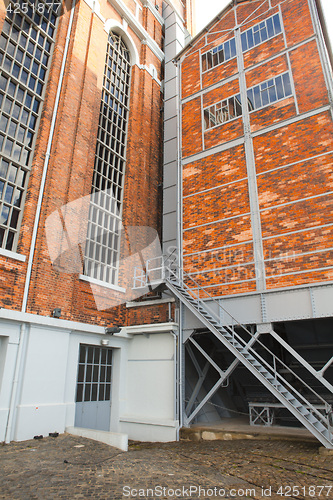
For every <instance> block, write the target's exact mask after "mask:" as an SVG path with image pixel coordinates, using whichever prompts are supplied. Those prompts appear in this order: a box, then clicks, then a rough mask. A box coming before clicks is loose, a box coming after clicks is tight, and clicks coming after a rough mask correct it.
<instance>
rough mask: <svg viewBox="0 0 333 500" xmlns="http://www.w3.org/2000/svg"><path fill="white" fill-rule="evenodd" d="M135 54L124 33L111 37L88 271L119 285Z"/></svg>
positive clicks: (86, 256)
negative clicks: (131, 62)
mask: <svg viewBox="0 0 333 500" xmlns="http://www.w3.org/2000/svg"><path fill="white" fill-rule="evenodd" d="M130 78H131V64H130V53H129V51H128V49H127V48H126V45H125V44H124V42H123V41H122V39H121V37H120V36H119V35H117V34H115V33H112V32H111V33H110V34H109V37H108V44H107V51H106V60H105V69H104V80H103V90H102V99H101V106H100V116H99V125H98V134H97V144H96V155H95V165H94V173H93V179H92V188H91V193H92V196H91V202H90V210H89V222H88V232H87V241H86V248H85V260H84V273H85V274H86V275H87V276H90V277H91V278H94V279H97V280H99V281H103V282H106V283H109V284H112V285H116V284H117V279H118V259H119V248H120V229H121V217H122V200H123V186H124V174H125V163H126V133H127V121H128V112H129V93H130Z"/></svg>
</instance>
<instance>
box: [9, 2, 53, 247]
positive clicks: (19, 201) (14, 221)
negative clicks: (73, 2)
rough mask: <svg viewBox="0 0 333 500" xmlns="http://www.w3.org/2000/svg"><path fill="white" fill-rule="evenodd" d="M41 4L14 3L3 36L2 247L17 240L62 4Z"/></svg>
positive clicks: (10, 8)
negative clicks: (58, 14)
mask: <svg viewBox="0 0 333 500" xmlns="http://www.w3.org/2000/svg"><path fill="white" fill-rule="evenodd" d="M38 5H39V6H40V7H39V10H38V11H37V9H36V7H35V4H34V3H29V2H26V3H21V4H18V3H10V4H9V6H8V7H7V16H6V19H5V21H4V25H3V30H2V33H1V36H0V248H1V247H2V248H5V249H7V250H15V248H16V245H17V238H18V231H19V226H20V221H21V218H22V209H23V203H24V196H25V191H26V188H27V182H28V173H29V170H30V168H31V161H32V155H33V149H34V142H35V136H36V133H37V126H38V120H39V117H40V114H41V107H42V106H41V105H42V100H43V93H44V87H45V84H46V79H47V70H48V68H49V66H50V60H51V49H52V45H53V42H54V38H55V30H56V23H57V13H58V12H59V10H60V9H59V7H61V4H60V3H59V2H52V1H48V2H47V4H46V3H45V4H44V3H43V2H39V4H38ZM43 6H45V7H43Z"/></svg>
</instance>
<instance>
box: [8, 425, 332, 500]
mask: <svg viewBox="0 0 333 500" xmlns="http://www.w3.org/2000/svg"><path fill="white" fill-rule="evenodd" d="M318 450H319V443H315V442H297V441H282V440H281V441H279V440H278V441H257V440H239V441H201V442H184V441H182V442H180V443H167V444H161V443H132V444H131V445H130V449H129V451H128V452H127V453H124V452H121V451H119V450H117V449H116V448H111V447H109V446H107V445H104V444H101V443H97V442H95V441H91V440H89V439H85V438H80V437H76V436H75V437H74V436H70V435H61V436H59V437H58V438H51V437H48V438H44V439H42V440H38V441H37V440H31V441H25V442H23V443H11V444H10V445H3V446H0V498H1V499H11V500H14V499H43V500H46V499H47V500H48V499H58V498H65V499H72V498H84V499H86V498H87V499H88V498H96V499H100V498H102V499H117V500H125V499H126V498H149V499H164V500H165V499H178V498H180V499H186V498H191V499H199V498H200V499H202V498H229V499H230V498H236V499H244V498H248V499H263V498H270V499H273V500H277V499H279V500H280V499H281V498H292V499H295V498H306V499H308V498H309V499H310V498H315V499H316V500H317V499H324V498H331V499H333V456H323V455H320V454H319V453H318ZM279 488H280V489H279Z"/></svg>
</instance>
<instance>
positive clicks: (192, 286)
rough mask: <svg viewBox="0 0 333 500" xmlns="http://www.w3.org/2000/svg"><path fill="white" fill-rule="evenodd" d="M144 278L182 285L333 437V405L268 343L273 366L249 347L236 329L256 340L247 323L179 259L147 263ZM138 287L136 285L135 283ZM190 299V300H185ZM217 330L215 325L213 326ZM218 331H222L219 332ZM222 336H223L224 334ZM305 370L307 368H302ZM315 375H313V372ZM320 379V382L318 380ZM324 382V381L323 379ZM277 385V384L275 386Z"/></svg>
mask: <svg viewBox="0 0 333 500" xmlns="http://www.w3.org/2000/svg"><path fill="white" fill-rule="evenodd" d="M143 275H145V280H146V284H148V283H151V282H154V283H156V281H158V280H159V281H161V282H162V281H165V280H168V281H169V282H170V283H171V285H172V282H174V283H177V284H179V285H180V286H181V287H182V288H183V290H184V291H185V292H186V294H188V295H189V297H190V298H192V299H194V300H195V301H196V302H197V310H198V311H199V312H200V307H201V308H202V309H204V310H205V311H206V312H207V313H208V314H209V315H211V317H212V318H213V320H215V321H216V322H218V328H222V329H223V330H224V331H225V332H227V333H229V334H231V335H232V339H233V340H234V341H237V342H238V343H239V344H240V345H241V347H242V348H243V349H246V351H247V352H248V353H250V354H251V355H252V356H253V357H254V358H255V359H256V360H257V361H258V362H260V364H261V365H263V366H264V367H265V368H266V369H267V371H268V372H269V373H270V374H271V375H273V377H274V379H275V381H276V383H275V385H278V384H279V383H281V384H282V385H284V387H286V388H287V389H288V390H289V391H290V392H291V393H292V394H293V396H294V397H295V398H297V400H299V402H300V403H302V404H303V405H304V406H305V407H307V408H308V409H309V408H310V409H311V412H312V413H313V414H315V415H316V417H317V418H318V420H320V421H321V422H322V423H323V425H325V426H326V427H327V429H328V430H329V432H330V434H331V435H332V424H333V421H332V406H331V404H330V403H328V402H327V401H326V400H325V399H324V398H323V397H322V396H321V395H320V394H318V393H317V392H316V391H315V390H314V389H313V388H312V387H311V386H309V385H308V384H307V383H306V382H305V381H304V380H303V379H302V378H301V377H300V376H299V375H298V374H297V373H295V372H294V371H293V370H292V369H291V368H290V367H289V366H288V365H286V364H285V363H284V362H283V361H282V360H281V359H280V358H279V357H278V356H276V354H274V353H273V352H272V351H271V350H270V349H269V348H268V347H267V346H266V345H265V344H263V343H262V342H261V341H260V340H259V339H258V338H256V340H255V345H256V347H258V346H260V347H261V348H262V349H263V350H264V352H265V354H266V356H267V355H268V357H269V359H270V361H271V363H269V362H268V361H267V360H266V359H264V358H263V357H262V356H261V355H260V354H259V353H258V352H257V351H256V350H255V349H254V348H253V347H251V346H250V345H249V341H246V340H244V339H243V337H242V336H241V335H239V334H238V333H237V331H236V330H235V328H237V329H238V330H240V331H241V332H242V333H243V334H244V333H245V334H246V335H248V336H249V338H250V340H251V339H252V338H253V336H254V334H253V333H252V332H251V331H250V330H249V329H248V328H247V327H246V326H245V325H243V324H241V323H240V322H239V321H237V319H236V318H234V317H233V316H232V315H231V314H230V313H229V312H228V311H227V310H226V309H225V308H224V307H223V306H222V305H221V304H220V302H219V301H218V300H217V299H216V298H215V297H214V296H212V295H211V294H210V293H209V292H207V290H205V288H203V287H202V286H201V285H200V284H199V283H198V282H197V281H195V280H194V279H193V278H192V276H190V275H189V274H188V273H186V272H185V271H184V270H183V269H181V268H180V267H179V266H178V265H177V263H176V258H174V259H170V256H160V257H157V258H155V259H151V260H149V261H147V263H146V269H145V270H143V272H142V275H141V276H140V280H141V282H142V281H143V280H144V278H143ZM134 286H135V283H134ZM185 298H186V297H185ZM207 301H209V303H210V304H214V305H215V307H216V309H217V311H223V314H224V315H227V317H228V318H230V324H228V325H226V324H223V325H222V323H221V315H220V314H216V312H215V311H214V309H212V307H210V305H209V304H207ZM212 326H213V327H214V325H212ZM217 331H218V330H217ZM220 335H222V334H221V333H220ZM302 368H307V367H306V366H305V367H304V366H303V365H302ZM281 370H283V372H284V373H286V372H288V373H289V374H290V375H291V376H292V377H293V381H294V382H296V381H298V385H299V390H297V389H296V388H295V387H294V386H293V385H292V384H291V383H289V382H288V381H287V380H286V379H285V378H284V377H283V376H282V375H281V374H280V373H279V371H281ZM311 375H313V373H311ZM317 380H319V379H317ZM319 381H320V380H319ZM273 385H274V384H273ZM305 389H306V390H307V391H308V393H310V394H311V395H312V397H314V398H315V399H316V401H317V402H318V401H320V402H321V403H322V404H323V405H324V406H325V415H323V414H322V413H321V412H320V411H319V410H317V409H316V408H315V407H314V406H313V405H311V403H310V402H309V400H308V399H306V397H305V396H303V395H302V394H301V393H300V392H299V391H301V390H302V391H304V390H305Z"/></svg>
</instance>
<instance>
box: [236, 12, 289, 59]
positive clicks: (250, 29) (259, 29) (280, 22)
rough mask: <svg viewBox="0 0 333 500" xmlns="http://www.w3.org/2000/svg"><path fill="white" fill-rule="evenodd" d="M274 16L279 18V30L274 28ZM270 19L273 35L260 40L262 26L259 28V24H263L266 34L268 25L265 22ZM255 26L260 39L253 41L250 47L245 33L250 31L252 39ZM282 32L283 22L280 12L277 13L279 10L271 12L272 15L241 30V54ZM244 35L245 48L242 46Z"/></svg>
mask: <svg viewBox="0 0 333 500" xmlns="http://www.w3.org/2000/svg"><path fill="white" fill-rule="evenodd" d="M274 18H278V20H279V25H280V26H279V27H280V31H277V32H276V31H275V30H276V28H275V22H274ZM270 20H272V25H273V30H274V35H272V36H267V38H266V39H265V40H262V39H261V31H262V28H261V27H260V26H261V25H262V24H265V29H266V32H267V34H268V27H267V23H268V22H269V21H270ZM255 28H258V29H257V30H256V33H259V36H260V41H259V42H258V43H254V44H253V45H252V46H251V47H249V43H248V40H249V39H248V35H247V34H248V33H249V32H252V39H253V40H254V39H255V37H254V34H253V33H254V30H255ZM282 33H283V24H282V19H281V16H280V13H279V12H277V13H276V14H273V15H272V16H269V17H267V18H266V19H264V20H263V21H260V22H259V23H257V24H255V25H253V26H251V28H248V29H247V30H245V31H243V32H242V33H241V46H242V52H243V54H244V53H246V52H248V51H249V50H252V49H254V48H255V47H258V46H259V45H261V44H263V43H265V42H267V41H268V40H272V39H273V38H275V37H276V36H279V35H281V34H282ZM244 35H245V38H246V44H247V48H246V49H244V47H243V36H244Z"/></svg>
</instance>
